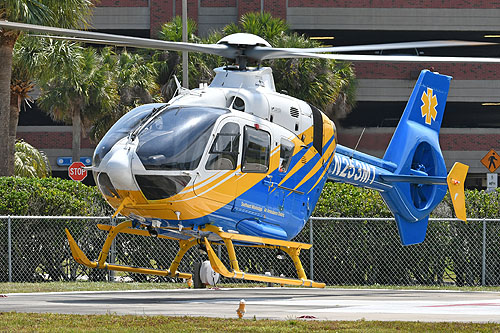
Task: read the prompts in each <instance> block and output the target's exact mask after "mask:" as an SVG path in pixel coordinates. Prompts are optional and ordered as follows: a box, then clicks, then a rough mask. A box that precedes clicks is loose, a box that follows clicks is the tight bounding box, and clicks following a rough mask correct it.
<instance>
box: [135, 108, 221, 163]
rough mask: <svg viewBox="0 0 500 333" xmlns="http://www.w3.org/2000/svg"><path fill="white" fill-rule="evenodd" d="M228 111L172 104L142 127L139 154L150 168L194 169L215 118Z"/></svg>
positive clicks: (205, 144)
mask: <svg viewBox="0 0 500 333" xmlns="http://www.w3.org/2000/svg"><path fill="white" fill-rule="evenodd" d="M228 112H229V111H228V110H225V109H220V108H212V107H198V106H192V107H169V108H167V109H165V110H164V111H162V112H161V113H159V114H158V115H156V116H155V117H154V119H152V120H151V121H150V122H149V123H148V124H147V125H146V126H145V127H144V128H143V129H141V130H140V132H139V133H138V139H139V145H138V148H137V155H138V156H139V158H140V160H141V162H142V164H143V165H144V167H145V168H146V169H148V170H193V169H195V168H196V167H197V166H198V164H199V162H200V159H201V157H202V156H203V152H204V150H205V148H206V146H207V144H208V140H209V138H210V134H211V133H212V129H213V126H214V124H215V121H216V120H217V119H218V118H219V117H220V116H221V115H223V114H226V113H228Z"/></svg>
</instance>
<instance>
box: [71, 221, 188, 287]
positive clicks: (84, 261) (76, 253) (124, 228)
mask: <svg viewBox="0 0 500 333" xmlns="http://www.w3.org/2000/svg"><path fill="white" fill-rule="evenodd" d="M131 226H132V222H131V221H125V222H122V223H120V224H119V225H117V226H116V227H115V226H110V225H102V224H100V225H98V228H99V229H101V230H105V231H108V237H107V238H106V241H105V242H104V245H103V247H102V250H101V252H100V254H99V258H98V260H97V262H96V261H90V260H89V259H88V258H87V256H86V255H85V253H83V251H82V250H81V249H80V247H78V245H77V244H76V241H75V239H74V238H73V236H71V233H70V232H69V230H68V229H65V231H66V236H67V237H68V243H69V247H70V249H71V254H72V256H73V259H75V261H76V262H77V263H79V264H81V265H84V266H87V267H90V268H101V269H108V270H112V271H121V272H131V273H139V274H151V275H159V276H171V277H176V278H181V279H187V280H190V279H191V278H192V275H191V274H189V273H180V272H178V271H177V268H178V267H179V263H180V262H181V260H182V257H183V256H184V254H186V252H187V251H188V250H189V249H190V248H191V247H193V246H194V245H196V244H197V239H196V238H192V239H189V240H178V241H179V251H178V252H177V255H176V257H175V259H174V260H173V261H172V263H171V264H170V267H169V269H166V270H161V269H153V268H142V267H132V266H122V265H114V264H108V263H106V258H107V257H108V253H109V248H110V247H111V244H112V242H113V240H114V239H115V237H116V236H117V235H118V234H119V233H120V232H121V233H127V234H134V235H141V236H149V235H150V234H149V232H148V231H146V230H137V229H133V228H130V227H131ZM159 237H160V238H170V237H166V236H161V235H159ZM170 239H171V238H170Z"/></svg>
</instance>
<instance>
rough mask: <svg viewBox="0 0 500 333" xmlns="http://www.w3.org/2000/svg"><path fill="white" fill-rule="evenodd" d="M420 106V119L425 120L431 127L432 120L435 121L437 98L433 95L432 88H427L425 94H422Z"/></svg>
mask: <svg viewBox="0 0 500 333" xmlns="http://www.w3.org/2000/svg"><path fill="white" fill-rule="evenodd" d="M421 100H422V103H424V104H422V106H421V107H420V110H421V111H422V118H425V123H426V124H427V125H431V124H432V121H433V120H436V116H437V110H436V106H437V105H438V102H437V97H436V95H434V92H433V90H432V88H427V92H425V91H424V92H423V93H422V97H421Z"/></svg>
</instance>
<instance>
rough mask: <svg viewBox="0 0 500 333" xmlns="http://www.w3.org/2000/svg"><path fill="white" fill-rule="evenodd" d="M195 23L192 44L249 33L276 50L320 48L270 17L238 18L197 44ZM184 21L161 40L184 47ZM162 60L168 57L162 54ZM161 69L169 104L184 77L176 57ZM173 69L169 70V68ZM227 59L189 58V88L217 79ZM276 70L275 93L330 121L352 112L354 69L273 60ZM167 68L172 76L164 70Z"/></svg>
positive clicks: (323, 62)
mask: <svg viewBox="0 0 500 333" xmlns="http://www.w3.org/2000/svg"><path fill="white" fill-rule="evenodd" d="M195 30H196V25H195V23H194V22H191V21H189V24H188V36H189V41H190V42H198V43H216V42H217V41H218V40H220V39H221V38H222V37H224V36H226V35H229V34H234V33H240V32H246V33H251V34H255V35H258V36H260V37H262V38H264V39H266V40H267V41H268V42H269V43H270V44H271V45H272V46H274V47H286V48H313V47H321V46H322V44H321V43H319V42H317V41H313V40H310V39H308V38H307V37H305V36H303V35H298V34H296V33H290V31H289V27H288V25H287V24H286V22H285V21H283V20H282V19H279V18H274V17H272V15H271V14H269V13H263V14H260V13H247V14H245V15H243V16H242V17H241V18H240V21H239V22H238V24H235V23H231V24H229V25H227V26H225V27H224V28H223V29H222V32H220V31H212V32H211V33H210V34H209V36H208V37H207V38H198V37H196V36H195V35H194V34H193V32H194V31H195ZM181 32H182V21H181V19H180V17H176V18H175V19H174V20H173V21H171V22H167V23H165V24H164V25H163V26H162V29H161V32H160V38H161V39H165V40H172V41H181ZM163 54H164V53H163ZM163 60H164V61H163V62H162V63H159V65H157V66H158V68H160V66H163V67H161V68H162V71H161V72H162V73H166V74H167V75H168V79H163V80H162V83H163V82H165V83H164V85H163V87H162V95H163V96H164V97H165V99H167V100H168V99H170V98H171V97H172V95H173V93H174V91H175V88H176V87H175V85H174V83H173V80H172V77H173V75H176V74H177V73H180V71H181V69H182V68H181V65H180V61H179V57H178V55H177V52H169V53H168V56H166V57H164V58H163ZM167 63H168V64H169V65H168V66H166V65H165V64H167ZM223 64H224V59H222V58H221V57H217V56H214V55H209V54H203V53H198V52H193V53H190V54H189V73H190V75H189V77H190V83H189V86H191V87H193V86H196V85H197V83H198V82H203V81H205V82H208V81H210V80H212V79H213V76H214V73H213V71H212V69H213V68H215V67H219V66H222V65H223ZM264 64H265V65H268V66H270V67H271V68H272V69H273V73H274V76H275V77H279V78H280V79H279V80H277V81H276V82H275V83H276V90H277V91H286V93H287V94H290V95H291V96H294V97H296V98H300V99H302V100H304V101H306V102H309V103H311V104H313V105H315V106H317V107H319V108H321V109H323V110H324V111H325V113H326V114H327V115H328V116H329V117H330V118H332V119H338V118H342V117H343V116H345V115H346V114H347V113H349V112H350V110H351V109H352V107H353V106H354V104H355V91H356V80H355V73H354V69H353V68H352V66H351V65H350V64H349V63H347V62H341V61H335V60H329V59H315V58H312V59H294V58H292V59H275V60H269V61H265V62H264ZM165 67H168V70H166V69H165Z"/></svg>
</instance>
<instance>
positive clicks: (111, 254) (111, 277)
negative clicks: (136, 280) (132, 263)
mask: <svg viewBox="0 0 500 333" xmlns="http://www.w3.org/2000/svg"><path fill="white" fill-rule="evenodd" d="M110 222H111V225H112V226H113V227H115V226H116V218H114V217H113V216H111V217H110ZM115 241H116V238H114V239H113V241H112V242H111V249H110V251H109V263H110V264H112V265H113V264H114V263H115V257H116V245H115ZM108 279H109V281H110V282H115V271H113V270H110V271H109V275H108Z"/></svg>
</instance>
